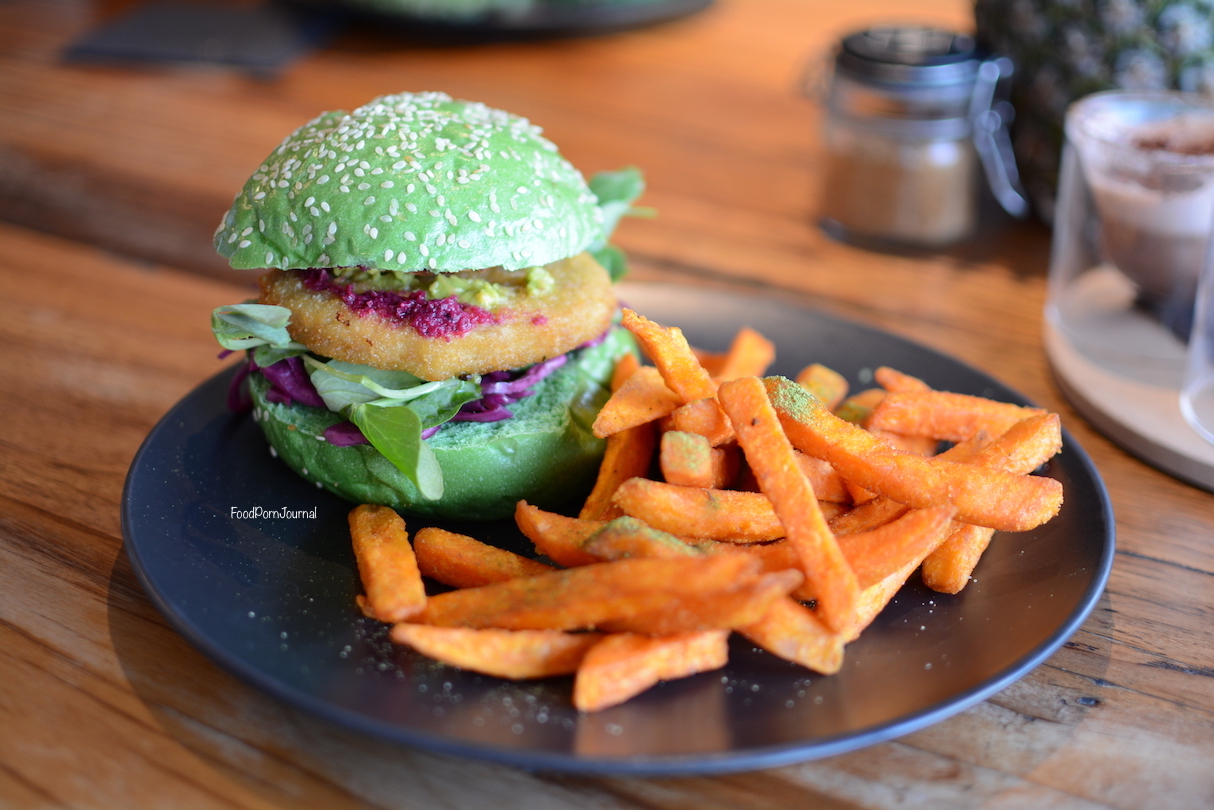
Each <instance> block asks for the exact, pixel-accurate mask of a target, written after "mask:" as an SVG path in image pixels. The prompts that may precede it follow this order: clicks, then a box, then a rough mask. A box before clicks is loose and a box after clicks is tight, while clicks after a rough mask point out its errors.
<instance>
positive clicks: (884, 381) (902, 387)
mask: <svg viewBox="0 0 1214 810" xmlns="http://www.w3.org/2000/svg"><path fill="white" fill-rule="evenodd" d="M873 379H874V380H876V382H877V385H879V386H881V387H882V388H884V389H885V390H886V391H891V392H893V391H930V390H932V387H931V386H930V385H928V384H927V383H925V382H924V381H923V380H921V379H919V378H918V377H912V376H911V375H909V374H904V373H902V372H901V371H898V370H897V369H893V368H890V367H889V366H881V367H879V368H878V369H877V370H876V371H874V372H873Z"/></svg>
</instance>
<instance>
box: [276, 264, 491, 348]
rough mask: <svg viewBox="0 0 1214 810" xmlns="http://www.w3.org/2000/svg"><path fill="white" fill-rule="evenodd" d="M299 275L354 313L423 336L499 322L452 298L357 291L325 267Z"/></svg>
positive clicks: (448, 334) (457, 334)
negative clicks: (371, 316)
mask: <svg viewBox="0 0 1214 810" xmlns="http://www.w3.org/2000/svg"><path fill="white" fill-rule="evenodd" d="M296 272H298V273H299V277H300V280H301V281H302V282H303V285H304V286H305V287H307V288H308V289H309V290H311V291H312V292H321V293H329V294H330V295H335V296H337V297H338V298H340V299H341V301H342V303H343V304H345V305H346V307H347V308H348V309H349V310H350V311H351V312H353V313H354V314H356V315H359V316H367V315H377V316H379V317H380V318H382V319H384V320H385V321H388V322H390V323H394V324H396V325H398V326H409V327H412V328H413V329H414V330H416V331H417V333H418V334H419V335H421V336H423V337H430V338H438V337H441V338H452V337H460V336H462V335H465V334H467V333H468V332H471V331H472V330H473V329H475V328H476V327H478V326H484V325H485V324H491V323H498V322H499V321H498V317H497V316H496V315H494V314H493V313H492V312H489V311H488V310H486V309H481V308H480V307H478V306H474V305H472V304H465V303H462V302H461V301H460V300H459V299H458V298H456V297H455V296H453V295H452V296H449V297H447V298H437V299H431V298H427V297H426V292H425V291H424V290H415V291H413V292H409V293H400V292H396V291H394V290H363V291H362V292H358V291H356V290H355V289H354V285H353V284H340V283H338V282H337V281H335V280H334V279H333V276H332V275H331V274H330V273H329V271H328V270H326V269H324V268H320V267H314V268H311V269H308V270H298V271H296Z"/></svg>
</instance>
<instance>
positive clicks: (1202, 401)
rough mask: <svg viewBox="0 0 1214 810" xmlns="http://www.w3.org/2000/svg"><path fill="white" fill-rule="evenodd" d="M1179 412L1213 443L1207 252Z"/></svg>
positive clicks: (1213, 317) (1213, 271) (1213, 325)
mask: <svg viewBox="0 0 1214 810" xmlns="http://www.w3.org/2000/svg"><path fill="white" fill-rule="evenodd" d="M1180 412H1181V413H1183V414H1184V418H1185V420H1186V421H1187V422H1188V423H1189V424H1190V425H1192V426H1193V429H1194V430H1196V431H1197V432H1198V433H1200V434H1201V435H1202V436H1204V437H1205V439H1206V441H1208V442H1212V443H1214V254H1208V255H1207V257H1206V264H1205V269H1204V270H1203V272H1202V274H1201V280H1200V281H1199V282H1198V285H1197V301H1196V305H1195V307H1194V311H1193V330H1192V332H1190V334H1189V353H1188V358H1187V363H1186V368H1185V379H1184V386H1183V387H1182V388H1181V390H1180Z"/></svg>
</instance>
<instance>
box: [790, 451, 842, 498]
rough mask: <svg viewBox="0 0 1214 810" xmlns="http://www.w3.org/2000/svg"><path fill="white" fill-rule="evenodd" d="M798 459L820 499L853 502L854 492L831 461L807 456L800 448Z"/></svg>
mask: <svg viewBox="0 0 1214 810" xmlns="http://www.w3.org/2000/svg"><path fill="white" fill-rule="evenodd" d="M796 459H797V466H798V467H800V468H801V473H802V474H803V475H804V476H805V477H806V478H807V479H809V484H810V486H812V487H813V488H814V494H815V495H817V496H818V500H819V501H830V502H831V503H850V502H851V500H852V494H851V492H850V491H849V490H848V488H847V483H846V482H845V481H844V480H843V477H842V476H840V475H839V472H838V471H837V470H836V469H835V468H834V467H832V466H830V464H829V462H826V461H823V460H822V459H820V458H814V457H813V456H807V455H805V454H804V453H802V452H801V451H799V450H798V451H797V453H796Z"/></svg>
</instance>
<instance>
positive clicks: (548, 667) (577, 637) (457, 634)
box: [390, 623, 603, 681]
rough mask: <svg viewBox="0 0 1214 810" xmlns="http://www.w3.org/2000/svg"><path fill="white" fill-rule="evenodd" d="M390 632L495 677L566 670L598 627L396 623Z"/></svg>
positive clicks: (444, 659) (566, 672) (517, 677)
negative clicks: (581, 629)
mask: <svg viewBox="0 0 1214 810" xmlns="http://www.w3.org/2000/svg"><path fill="white" fill-rule="evenodd" d="M390 636H391V638H392V640H393V641H394V642H396V643H397V644H401V645H403V646H407V647H412V648H413V649H415V650H417V651H418V652H420V653H421V654H422V655H426V656H428V657H430V658H433V659H435V660H436V661H442V662H443V663H444V664H451V665H452V666H457V667H459V668H460V669H467V670H471V671H472V672H480V673H482V674H484V675H492V676H493V677H495V678H509V679H510V680H516V681H517V680H524V679H527V678H547V677H551V676H554V675H569V674H572V673H574V672H576V671H577V669H578V666H579V665H580V664H581V663H582V660H583V658H584V657H585V655H586V653H587V652H588V651H589V650H590V648H592V647H593V646H594V645H596V644H598V643H599V642H600V641H601V640H602V639H603V636H602V635H601V634H599V633H565V632H562V631H560V630H497V629H493V628H487V629H473V628H468V627H433V626H430V625H425V624H405V623H401V624H397V625H394V626H393V627H392V630H391V631H390Z"/></svg>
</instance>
